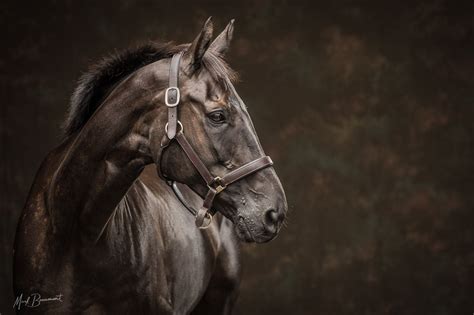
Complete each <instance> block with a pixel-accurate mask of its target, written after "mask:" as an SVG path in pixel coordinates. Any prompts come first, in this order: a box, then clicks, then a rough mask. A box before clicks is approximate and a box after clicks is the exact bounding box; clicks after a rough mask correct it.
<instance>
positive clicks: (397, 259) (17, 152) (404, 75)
mask: <svg viewBox="0 0 474 315" xmlns="http://www.w3.org/2000/svg"><path fill="white" fill-rule="evenodd" d="M0 12H1V13H0V20H1V30H2V33H3V36H2V38H1V47H2V49H1V52H0V54H1V59H0V80H1V87H0V88H1V90H0V93H1V99H2V101H1V120H0V121H1V128H0V130H1V176H0V180H1V189H0V194H1V204H0V205H1V211H2V212H1V218H2V219H1V222H0V227H1V230H0V242H1V243H0V244H1V252H0V257H1V263H0V312H1V313H2V314H6V313H10V312H11V311H12V305H13V304H12V303H13V299H12V293H11V291H12V289H11V253H12V242H13V236H14V231H15V226H16V222H17V219H18V217H19V214H20V211H21V208H22V206H23V202H24V201H25V198H26V194H27V192H28V189H29V187H30V185H31V183H32V181H33V176H34V174H35V172H36V170H37V168H38V166H39V164H40V162H41V160H42V158H43V157H44V156H45V154H46V153H47V152H48V151H49V150H50V149H51V148H53V147H54V146H55V145H56V144H58V140H59V130H58V127H59V125H60V123H61V121H62V119H63V116H64V114H65V111H66V108H67V104H68V99H69V96H70V94H71V92H72V91H73V89H74V86H75V81H76V79H77V78H78V77H79V75H80V74H81V72H82V71H85V70H86V69H87V67H88V65H89V64H90V63H91V62H93V61H95V60H97V59H98V58H99V57H101V56H103V55H105V54H107V53H110V52H113V51H114V50H120V49H123V48H126V47H128V46H129V45H134V44H136V43H137V42H140V41H143V40H147V39H164V40H176V41H177V42H188V41H190V40H192V39H193V38H194V36H195V34H196V33H197V31H198V30H199V29H200V27H201V25H202V23H203V22H204V21H205V19H206V18H207V17H208V16H209V15H212V16H214V22H215V25H216V26H217V27H216V31H220V30H221V29H222V28H223V27H224V26H225V24H226V23H227V22H228V20H230V19H231V18H234V17H235V18H236V19H237V22H236V32H235V39H234V42H233V47H232V51H231V54H230V62H231V64H232V65H233V67H234V68H235V69H237V70H238V71H239V72H240V73H241V78H242V82H241V83H240V84H239V85H238V86H237V88H238V90H239V92H240V94H241V96H242V98H243V99H244V100H245V101H246V103H247V105H248V106H249V110H250V113H251V114H252V116H253V119H254V122H255V125H256V127H257V131H258V133H259V136H260V138H261V140H262V142H263V145H264V147H265V149H266V151H267V153H268V154H269V155H270V156H272V158H273V159H274V160H275V162H276V169H277V171H278V173H279V175H280V177H281V179H282V181H283V184H284V186H285V189H286V193H287V197H288V201H289V204H290V211H291V213H290V218H289V224H288V228H287V229H285V230H283V231H282V232H281V234H280V236H279V238H278V239H276V240H275V241H273V242H271V243H269V244H265V245H258V246H257V245H245V246H243V249H242V251H243V253H244V259H243V267H244V279H243V283H242V292H241V296H240V299H239V302H238V307H237V314H269V313H271V314H430V315H434V314H472V313H473V312H474V229H473V226H474V207H473V206H474V197H473V196H474V191H473V188H474V172H473V171H474V163H473V158H474V133H473V131H474V130H473V129H474V123H473V118H474V115H473V114H474V84H473V75H474V58H473V57H474V7H473V4H472V1H464V2H460V1H417V2H416V4H415V2H414V1H411V2H407V3H405V4H404V3H402V2H400V1H391V2H388V1H386V2H384V1H378V0H371V1H364V2H358V3H356V2H353V1H351V2H349V1H347V2H343V1H311V2H310V1H308V2H307V3H305V2H303V1H291V2H290V1H268V0H258V1H257V0H255V1H243V2H241V1H239V2H237V1H234V2H227V1H199V2H198V1H189V2H187V3H185V2H176V1H167V2H166V3H165V2H163V1H158V0H154V1H147V0H140V1H138V0H137V1H134V0H120V1H112V0H107V1H54V0H43V1H31V2H30V3H27V2H24V1H17V2H15V3H13V2H12V3H5V2H2V3H1V4H0Z"/></svg>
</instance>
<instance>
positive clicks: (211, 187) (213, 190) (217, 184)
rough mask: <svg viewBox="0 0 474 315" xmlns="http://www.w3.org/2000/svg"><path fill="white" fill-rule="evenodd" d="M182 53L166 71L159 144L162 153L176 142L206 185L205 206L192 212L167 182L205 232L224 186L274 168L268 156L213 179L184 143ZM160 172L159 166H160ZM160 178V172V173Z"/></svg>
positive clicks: (176, 189) (186, 143) (175, 189)
mask: <svg viewBox="0 0 474 315" xmlns="http://www.w3.org/2000/svg"><path fill="white" fill-rule="evenodd" d="M182 55H183V52H179V53H177V54H175V55H173V58H172V59H171V64H170V71H169V86H168V88H167V89H166V93H165V104H166V106H167V107H168V122H167V123H166V125H165V133H166V135H165V137H164V141H162V149H165V148H166V147H167V146H168V145H169V143H170V141H172V140H173V139H174V140H176V141H177V143H178V144H179V146H180V147H181V149H182V150H183V151H184V153H185V154H186V156H187V157H188V159H189V160H190V161H191V163H192V164H193V165H194V167H195V168H196V170H197V171H198V172H199V174H200V175H201V177H202V178H203V179H204V181H205V182H206V184H207V188H208V191H207V194H206V196H205V198H204V202H203V205H202V207H201V208H200V209H199V210H197V211H196V210H195V209H194V208H192V207H191V206H189V205H188V204H187V202H186V201H185V199H184V196H183V194H182V193H181V191H180V190H179V187H178V185H177V184H176V182H175V181H170V180H167V179H166V178H165V180H167V182H168V184H170V186H171V188H172V189H173V191H174V193H175V195H176V197H177V198H178V200H179V201H180V202H181V203H182V204H183V205H184V206H185V208H186V209H188V211H189V212H191V213H192V214H193V215H194V216H196V226H197V227H198V228H200V229H205V228H207V227H208V226H209V225H210V224H211V222H212V217H213V215H214V213H215V211H214V210H212V203H213V201H214V198H215V197H216V196H217V195H218V194H219V193H220V192H222V191H223V190H225V189H226V187H227V186H229V185H230V184H232V183H234V182H236V181H238V180H240V179H242V178H244V177H246V176H249V175H251V174H253V173H255V172H257V171H260V170H261V169H264V168H266V167H269V166H271V165H273V162H272V160H271V159H270V157H269V156H262V157H260V158H258V159H255V160H253V161H251V162H248V163H246V164H244V165H242V166H240V167H238V168H236V169H234V170H232V171H230V172H229V173H227V174H225V175H224V176H223V177H219V176H213V175H212V174H211V173H210V171H209V169H208V168H207V167H206V166H205V165H204V163H203V162H202V160H201V158H200V157H199V155H198V154H197V153H196V151H194V149H193V147H192V146H191V144H190V143H189V141H188V140H187V139H186V137H185V135H184V128H183V125H182V123H181V122H180V121H179V119H178V105H179V103H180V98H181V94H180V90H179V86H178V84H179V82H178V79H179V62H180V60H181V57H182ZM159 167H160V168H161V162H160V166H159ZM160 174H161V170H160Z"/></svg>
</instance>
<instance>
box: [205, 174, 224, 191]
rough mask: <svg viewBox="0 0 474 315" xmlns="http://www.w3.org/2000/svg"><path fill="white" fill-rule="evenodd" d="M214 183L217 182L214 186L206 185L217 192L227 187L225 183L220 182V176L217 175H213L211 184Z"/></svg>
mask: <svg viewBox="0 0 474 315" xmlns="http://www.w3.org/2000/svg"><path fill="white" fill-rule="evenodd" d="M214 183H217V186H216V187H209V186H208V187H209V188H213V189H214V190H215V191H216V193H217V194H218V193H220V192H221V191H223V190H224V189H226V187H227V186H226V185H223V184H222V178H220V177H219V176H216V177H214V179H213V180H212V183H211V184H214Z"/></svg>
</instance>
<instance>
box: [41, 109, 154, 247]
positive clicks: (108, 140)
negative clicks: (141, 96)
mask: <svg viewBox="0 0 474 315" xmlns="http://www.w3.org/2000/svg"><path fill="white" fill-rule="evenodd" d="M119 101H120V100H119ZM111 105H115V104H111ZM139 119H140V118H139V116H138V115H137V113H136V110H133V109H132V108H130V106H128V107H127V106H122V107H120V103H118V104H116V107H114V106H110V105H109V106H108V107H107V108H102V109H99V110H98V112H96V114H95V115H94V116H92V117H91V119H90V120H89V122H88V123H87V124H86V125H85V126H84V127H83V128H82V130H81V131H80V132H79V133H78V134H77V135H75V139H72V140H71V144H70V145H69V147H68V148H67V149H66V153H65V155H64V158H63V160H62V161H61V163H60V165H59V167H58V170H57V172H56V173H55V175H54V178H53V181H52V185H51V187H50V190H49V193H48V205H49V207H50V212H51V213H52V215H53V227H54V230H55V231H56V232H58V233H61V232H67V231H70V230H71V229H74V228H77V226H78V225H79V226H80V231H81V236H83V237H85V241H94V240H95V238H96V237H97V236H98V235H100V232H101V230H102V228H103V226H104V225H105V224H106V222H107V220H108V219H109V217H110V215H111V214H112V212H113V210H114V208H115V207H116V206H117V204H118V203H119V202H120V200H121V199H122V198H123V196H124V195H125V194H126V192H127V190H128V189H129V187H130V186H131V185H132V184H133V182H134V181H135V179H136V178H137V177H138V176H139V175H140V172H141V171H142V169H143V167H144V166H145V165H146V164H149V163H151V162H152V161H151V158H150V154H149V152H147V150H148V137H147V134H146V130H143V128H145V129H146V126H142V127H143V128H137V126H140V124H139V123H138V120H139Z"/></svg>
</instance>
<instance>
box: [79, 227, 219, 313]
mask: <svg viewBox="0 0 474 315" xmlns="http://www.w3.org/2000/svg"><path fill="white" fill-rule="evenodd" d="M113 224H114V223H112V226H110V227H109V228H108V231H107V234H106V235H104V238H103V239H102V240H101V242H100V243H99V244H98V246H97V247H96V248H89V249H85V250H83V251H82V255H81V257H82V260H83V261H82V262H81V264H80V265H83V266H87V268H85V269H83V270H82V274H87V275H88V276H89V277H90V276H91V275H93V279H94V281H93V283H90V285H91V286H92V287H94V288H96V289H95V292H99V293H100V294H105V296H104V297H100V299H103V298H106V299H107V300H110V299H112V300H116V303H117V304H118V305H120V304H122V303H126V305H127V306H130V304H131V305H133V307H134V308H138V309H140V308H143V310H146V309H148V310H154V309H155V310H162V309H166V308H167V307H171V308H172V309H174V310H176V309H181V310H186V309H187V308H188V307H190V306H191V305H193V304H194V303H195V302H196V301H197V300H199V298H200V296H201V295H202V293H203V292H204V291H205V288H206V287H207V284H208V282H209V279H210V276H211V273H212V269H213V266H214V263H215V247H214V246H213V244H212V242H211V241H210V239H209V238H208V237H205V236H204V235H202V234H201V233H200V232H199V231H198V230H197V229H196V231H194V230H193V229H190V230H187V231H180V230H179V229H174V228H169V226H162V225H156V226H153V225H151V226H150V225H144V222H137V223H136V224H131V226H133V228H132V227H130V228H128V229H126V228H125V229H124V227H121V226H120V227H119V226H114V225H113ZM122 307H125V306H122Z"/></svg>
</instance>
